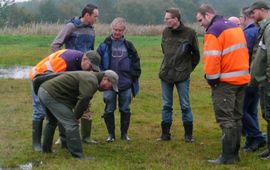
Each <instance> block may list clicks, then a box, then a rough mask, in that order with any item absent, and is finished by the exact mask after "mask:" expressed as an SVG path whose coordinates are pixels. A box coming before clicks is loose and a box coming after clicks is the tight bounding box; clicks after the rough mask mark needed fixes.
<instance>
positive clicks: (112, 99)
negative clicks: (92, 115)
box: [103, 88, 132, 114]
mask: <svg viewBox="0 0 270 170" xmlns="http://www.w3.org/2000/svg"><path fill="white" fill-rule="evenodd" d="M117 95H118V107H119V111H120V112H121V113H130V103H131V98H132V96H131V95H132V93H131V89H130V88H129V89H127V90H124V91H119V92H118V93H116V92H115V91H112V90H108V91H104V93H103V100H104V102H105V105H106V106H105V110H104V112H105V113H104V114H113V113H114V111H115V109H116V103H117Z"/></svg>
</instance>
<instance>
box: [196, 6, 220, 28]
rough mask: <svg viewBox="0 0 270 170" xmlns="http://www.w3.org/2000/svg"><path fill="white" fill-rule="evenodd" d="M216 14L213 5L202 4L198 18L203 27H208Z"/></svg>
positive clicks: (197, 13)
mask: <svg viewBox="0 0 270 170" xmlns="http://www.w3.org/2000/svg"><path fill="white" fill-rule="evenodd" d="M215 15H216V11H215V9H214V8H213V7H212V6H210V5H207V4H202V5H201V6H200V7H199V9H198V10H197V12H196V19H197V22H198V23H199V25H200V26H201V27H204V28H208V26H209V24H210V23H211V21H212V19H213V18H214V17H215Z"/></svg>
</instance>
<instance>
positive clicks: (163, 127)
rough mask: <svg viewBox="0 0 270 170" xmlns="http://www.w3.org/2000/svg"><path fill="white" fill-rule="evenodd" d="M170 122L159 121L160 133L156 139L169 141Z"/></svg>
mask: <svg viewBox="0 0 270 170" xmlns="http://www.w3.org/2000/svg"><path fill="white" fill-rule="evenodd" d="M171 125H172V123H165V122H164V121H162V122H161V130H162V134H161V136H160V138H159V139H157V140H158V141H169V140H171V134H170V129H171Z"/></svg>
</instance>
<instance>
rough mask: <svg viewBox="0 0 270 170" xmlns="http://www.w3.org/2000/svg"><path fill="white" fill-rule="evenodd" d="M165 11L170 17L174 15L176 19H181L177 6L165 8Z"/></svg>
mask: <svg viewBox="0 0 270 170" xmlns="http://www.w3.org/2000/svg"><path fill="white" fill-rule="evenodd" d="M166 12H168V13H170V14H171V15H172V17H176V18H177V19H178V21H181V14H180V10H179V9H178V8H169V9H167V10H166Z"/></svg>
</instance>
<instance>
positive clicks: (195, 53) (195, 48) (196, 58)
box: [191, 33, 200, 70]
mask: <svg viewBox="0 0 270 170" xmlns="http://www.w3.org/2000/svg"><path fill="white" fill-rule="evenodd" d="M191 55H192V70H194V69H195V67H196V66H197V65H198V64H199V62H200V50H199V43H198V39H197V36H196V33H194V37H193V40H192V53H191Z"/></svg>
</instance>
